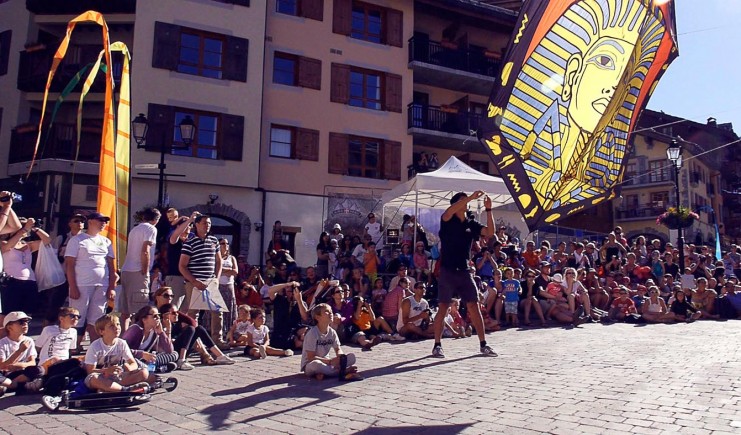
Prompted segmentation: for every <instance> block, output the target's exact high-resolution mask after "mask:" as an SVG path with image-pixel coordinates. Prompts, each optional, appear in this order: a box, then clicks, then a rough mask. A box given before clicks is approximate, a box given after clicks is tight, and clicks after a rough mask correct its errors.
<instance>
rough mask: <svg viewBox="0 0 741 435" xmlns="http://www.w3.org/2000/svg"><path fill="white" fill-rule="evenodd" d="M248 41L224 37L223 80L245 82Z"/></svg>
mask: <svg viewBox="0 0 741 435" xmlns="http://www.w3.org/2000/svg"><path fill="white" fill-rule="evenodd" d="M248 47H249V41H248V40H246V39H244V38H237V37H236V36H227V37H226V49H225V50H224V73H223V74H222V78H223V79H224V80H234V81H237V82H246V81H247V52H248Z"/></svg>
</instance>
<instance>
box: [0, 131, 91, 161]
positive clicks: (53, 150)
mask: <svg viewBox="0 0 741 435" xmlns="http://www.w3.org/2000/svg"><path fill="white" fill-rule="evenodd" d="M87 124H88V125H89V124H95V121H88V123H87ZM98 124H99V122H98ZM83 125H85V122H84V121H83ZM38 131H39V130H38V125H32V124H27V125H22V126H18V127H16V128H14V129H13V130H12V132H11V135H10V149H11V150H12V152H9V153H8V154H9V155H8V161H9V163H20V162H27V161H30V160H31V158H32V157H33V148H34V145H35V144H36V136H37V134H38ZM102 132H103V129H102V128H101V127H99V126H97V125H93V126H83V127H82V132H81V134H80V154H79V156H78V160H79V161H84V162H94V163H98V162H99V161H100V136H101V134H102ZM47 134H48V139H47ZM76 140H77V126H76V125H75V124H59V123H55V124H54V125H52V127H51V130H49V129H48V127H45V128H44V131H43V132H42V134H41V143H40V144H39V151H38V155H37V156H36V158H38V159H67V160H73V159H74V158H75V152H76V149H75V148H76V146H75V142H76Z"/></svg>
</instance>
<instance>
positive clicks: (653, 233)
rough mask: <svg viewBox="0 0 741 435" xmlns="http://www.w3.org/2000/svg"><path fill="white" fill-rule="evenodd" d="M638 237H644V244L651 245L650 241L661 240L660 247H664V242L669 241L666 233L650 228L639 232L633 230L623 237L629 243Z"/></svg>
mask: <svg viewBox="0 0 741 435" xmlns="http://www.w3.org/2000/svg"><path fill="white" fill-rule="evenodd" d="M638 236H644V237H646V243H647V244H648V243H651V240H652V239H659V240H661V245H662V246H664V244H665V243H666V242H668V241H669V235H668V234H666V233H663V232H661V231H659V230H657V229H655V228H651V227H645V228H643V229H641V230H633V231H629V232H628V233H627V234H626V235H625V237H626V238H627V239H628V241H629V242H632V241H633V239H634V238H636V237H638Z"/></svg>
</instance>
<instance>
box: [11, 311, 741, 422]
mask: <svg viewBox="0 0 741 435" xmlns="http://www.w3.org/2000/svg"><path fill="white" fill-rule="evenodd" d="M487 339H488V340H489V343H490V344H491V345H493V347H494V348H495V349H496V350H497V351H498V352H499V353H500V356H499V357H498V358H490V357H482V356H479V355H478V343H477V341H476V339H475V338H468V339H461V340H450V339H448V340H445V341H444V342H443V346H444V348H445V351H446V355H447V358H445V359H434V358H431V357H429V356H428V355H429V352H430V348H431V345H432V343H431V342H429V341H427V342H415V343H382V344H380V345H379V346H378V347H376V348H374V349H373V350H372V351H370V352H360V351H358V349H357V348H352V347H345V350H346V352H355V353H356V354H358V365H359V367H360V369H361V372H362V374H363V375H364V376H365V377H366V379H365V380H364V381H362V382H354V383H344V384H341V383H338V382H337V381H336V380H334V379H325V380H324V381H315V380H308V379H306V378H304V377H303V376H302V375H299V374H298V373H297V370H298V366H299V362H300V357H299V356H298V355H297V356H294V357H290V358H276V357H268V359H267V360H258V361H247V360H246V359H244V358H239V362H238V363H237V364H236V365H233V366H218V367H197V368H196V369H195V370H193V371H190V372H176V375H175V376H177V377H178V378H179V380H180V387H179V388H178V389H177V390H176V391H175V392H173V393H170V394H160V395H156V396H155V397H153V399H152V401H151V402H149V403H148V404H146V405H144V406H142V407H140V408H129V409H124V410H118V411H112V412H84V411H76V410H75V411H60V412H58V413H56V414H49V413H47V412H46V411H45V410H44V409H43V408H42V406H41V405H40V401H39V399H40V397H39V396H21V397H14V396H9V397H4V398H2V399H0V426H1V427H0V433H10V434H23V435H32V434H36V433H45V434H55V433H72V432H77V433H89V434H110V433H115V432H122V433H127V434H139V433H141V434H145V433H147V434H148V433H152V432H155V433H192V432H210V431H216V430H229V431H233V432H237V433H248V432H249V433H260V434H271V433H311V434H314V433H358V432H359V433H380V434H384V433H389V434H390V433H394V434H396V433H444V434H454V433H465V434H469V433H492V432H494V433H511V434H525V433H552V434H578V433H589V434H597V433H645V434H661V433H665V434H676V433H686V434H705V433H717V434H723V433H736V434H738V433H741V350H740V349H741V348H740V347H739V344H740V343H741V322H738V321H728V322H713V321H700V322H695V323H692V324H678V325H650V326H634V325H625V324H616V325H601V324H586V325H582V326H580V327H578V328H576V329H563V328H558V327H553V328H549V329H530V330H514V329H510V330H506V331H502V332H497V333H494V334H489V335H488V336H487ZM254 431H258V432H254Z"/></svg>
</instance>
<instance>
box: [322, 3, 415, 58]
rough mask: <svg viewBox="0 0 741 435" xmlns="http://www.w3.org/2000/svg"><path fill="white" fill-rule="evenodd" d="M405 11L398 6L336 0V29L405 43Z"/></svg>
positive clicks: (397, 44) (357, 36)
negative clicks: (391, 7) (387, 6)
mask: <svg viewBox="0 0 741 435" xmlns="http://www.w3.org/2000/svg"><path fill="white" fill-rule="evenodd" d="M403 21H404V15H403V13H402V12H401V11H398V10H396V9H390V8H385V7H382V6H378V5H372V4H369V3H363V2H359V1H353V0H334V10H333V17H332V32H334V33H337V34H340V35H346V36H349V37H351V38H355V39H360V40H363V41H369V42H374V43H377V44H386V45H391V46H394V47H403V45H404V38H403V35H404V28H403Z"/></svg>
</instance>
